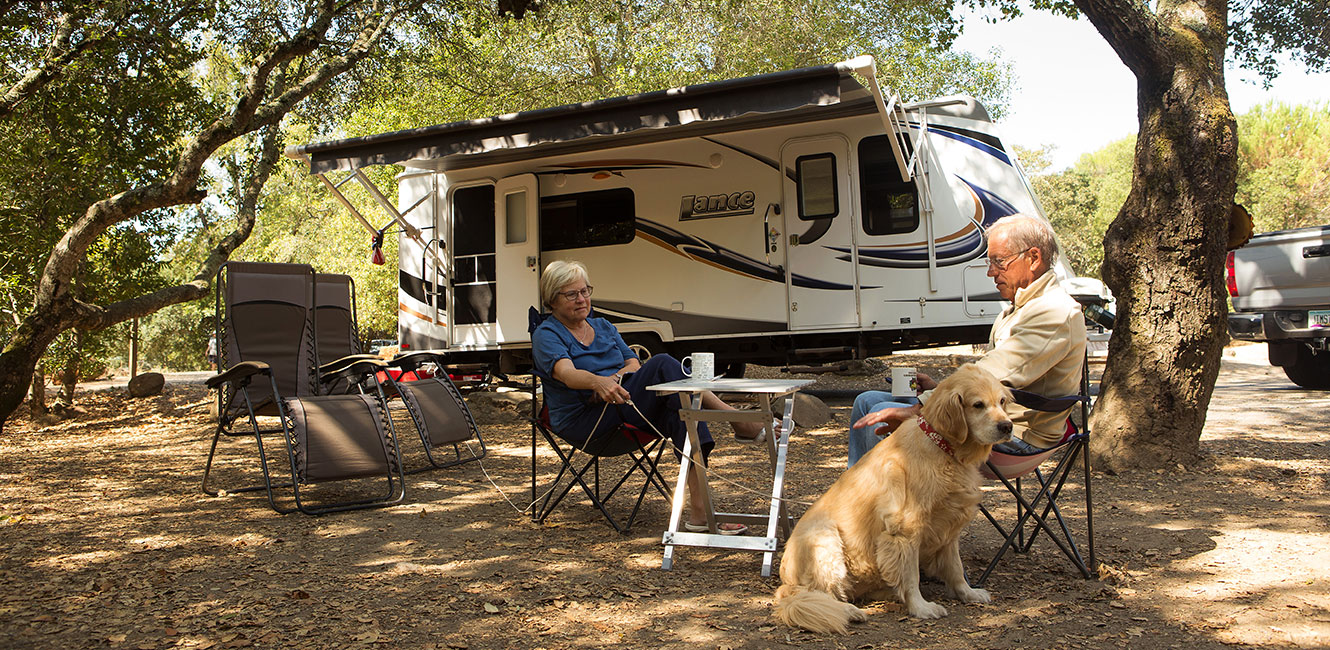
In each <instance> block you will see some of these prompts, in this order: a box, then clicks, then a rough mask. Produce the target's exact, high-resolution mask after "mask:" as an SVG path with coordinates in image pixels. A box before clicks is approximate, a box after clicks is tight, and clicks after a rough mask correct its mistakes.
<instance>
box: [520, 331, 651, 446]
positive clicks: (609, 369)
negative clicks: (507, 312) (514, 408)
mask: <svg viewBox="0 0 1330 650" xmlns="http://www.w3.org/2000/svg"><path fill="white" fill-rule="evenodd" d="M587 323H589V324H590V325H591V329H593V330H595V332H596V338H595V339H593V340H592V341H591V345H582V343H581V341H578V340H577V339H576V338H574V337H573V333H572V332H569V331H568V328H567V327H564V324H563V323H561V322H559V319H557V318H555V317H553V316H550V317H548V318H546V319H545V321H544V322H542V323H541V324H540V326H539V327H537V328H536V331H535V332H533V333H532V334H531V355H532V357H534V360H535V363H536V370H537V371H538V372H539V373H541V374H543V375H544V376H545V403H546V404H548V405H549V407H550V424H553V425H554V428H555V429H563V428H564V427H565V425H566V424H567V423H568V422H569V421H570V420H572V419H573V418H575V417H576V416H577V414H578V413H579V412H581V410H582V409H583V408H585V407H586V405H587V403H588V402H590V401H591V398H592V396H593V395H594V393H593V392H591V391H589V390H574V389H572V388H569V387H567V386H565V385H564V384H563V382H561V381H558V380H557V379H554V364H555V363H558V361H559V359H568V360H569V361H572V362H573V367H574V368H577V369H578V370H585V371H587V372H590V373H592V374H596V375H602V376H608V375H612V374H614V373H616V372H618V371H619V369H621V368H623V367H624V364H626V363H628V360H629V359H634V358H636V357H637V355H636V354H634V353H633V351H632V350H631V349H629V348H628V344H627V343H624V342H623V337H621V336H619V330H617V329H615V327H614V325H611V324H610V322H609V321H607V320H605V319H604V318H588V319H587Z"/></svg>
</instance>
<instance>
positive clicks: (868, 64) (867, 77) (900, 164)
mask: <svg viewBox="0 0 1330 650" xmlns="http://www.w3.org/2000/svg"><path fill="white" fill-rule="evenodd" d="M836 66H837V67H839V68H841V69H848V70H853V71H854V72H856V73H858V74H859V76H861V77H863V78H864V81H867V82H868V91H869V94H871V95H872V96H873V102H874V103H876V104H877V113H878V115H879V116H881V118H882V126H883V127H884V128H885V129H886V133H887V135H890V136H891V137H890V138H887V140H888V141H890V142H891V155H892V156H893V157H894V158H895V159H896V169H899V170H900V173H901V180H902V181H906V182H908V181H910V180H911V179H912V178H913V177H914V173H913V172H914V169H913V167H914V166H913V165H911V164H908V162H907V161H906V160H905V151H904V150H903V149H902V148H901V143H900V139H901V138H902V137H906V136H905V135H904V134H902V133H901V127H900V125H901V124H904V125H905V128H907V129H908V128H909V123H910V116H909V114H908V113H906V112H905V109H904V108H902V107H901V104H900V97H899V96H898V95H892V96H891V101H890V103H888V102H887V101H886V100H885V99H883V94H882V87H881V86H879V85H878V83H877V62H876V61H874V60H873V57H872V56H871V55H868V54H865V55H863V56H857V57H855V58H853V59H850V60H848V61H842V62H841V63H838V64H836Z"/></svg>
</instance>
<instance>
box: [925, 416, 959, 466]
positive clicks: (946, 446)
mask: <svg viewBox="0 0 1330 650" xmlns="http://www.w3.org/2000/svg"><path fill="white" fill-rule="evenodd" d="M919 428H920V429H922V430H923V432H924V435H926V436H928V439H929V440H932V441H933V444H935V445H937V447H938V449H941V450H942V451H945V452H947V455H948V456H951V457H952V458H955V457H956V452H955V451H952V449H951V444H950V443H948V442H947V439H946V438H943V437H942V434H940V433H938V432H937V429H934V428H933V425H931V424H929V423H928V421H927V420H925V419H924V416H922V415H921V416H919Z"/></svg>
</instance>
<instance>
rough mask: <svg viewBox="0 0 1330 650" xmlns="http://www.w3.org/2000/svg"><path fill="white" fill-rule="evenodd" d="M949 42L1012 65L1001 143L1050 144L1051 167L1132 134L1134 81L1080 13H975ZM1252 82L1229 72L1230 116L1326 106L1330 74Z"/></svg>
mask: <svg viewBox="0 0 1330 650" xmlns="http://www.w3.org/2000/svg"><path fill="white" fill-rule="evenodd" d="M954 47H955V48H956V49H961V50H968V51H970V52H974V53H976V54H987V53H988V52H989V51H990V50H991V49H993V48H1000V49H1001V50H1002V52H1003V58H1004V59H1006V60H1007V61H1010V62H1011V63H1012V66H1013V70H1014V72H1015V76H1016V82H1015V90H1014V92H1013V93H1012V102H1011V105H1010V107H1009V110H1008V112H1007V116H1006V117H1005V118H1003V120H1002V121H1001V122H1000V123H999V124H998V127H999V129H1000V130H1001V132H1002V134H1003V137H1004V139H1005V140H1006V141H1008V142H1011V143H1013V144H1017V145H1020V146H1022V147H1027V148H1032V149H1033V148H1037V147H1040V146H1043V145H1054V147H1055V149H1054V150H1053V151H1052V152H1051V156H1050V157H1051V160H1052V163H1053V167H1052V169H1050V170H1049V171H1059V170H1061V169H1064V168H1066V167H1069V166H1070V165H1072V164H1073V163H1075V162H1076V159H1077V158H1079V157H1080V156H1081V154H1084V153H1089V152H1092V151H1096V150H1098V149H1100V148H1102V147H1103V146H1104V145H1106V144H1108V143H1110V142H1113V141H1115V140H1118V139H1120V138H1122V137H1124V136H1127V135H1131V134H1133V133H1135V132H1136V78H1135V77H1134V76H1133V75H1132V74H1131V72H1130V71H1129V70H1127V67H1126V66H1125V65H1123V64H1122V61H1121V60H1120V59H1118V56H1117V54H1116V53H1114V52H1113V49H1112V48H1110V47H1109V46H1108V42H1107V41H1105V40H1104V39H1103V37H1101V36H1100V35H1099V32H1097V31H1095V29H1094V26H1093V25H1091V24H1090V22H1089V21H1087V20H1085V19H1084V18H1081V19H1078V20H1070V19H1067V18H1062V17H1058V16H1053V15H1051V14H1049V13H1047V12H1041V11H1027V12H1026V13H1025V15H1023V16H1021V17H1020V18H1017V19H1016V20H1013V21H1006V22H999V23H997V24H989V23H986V22H985V21H984V20H983V19H982V17H981V16H980V15H979V14H972V15H970V16H969V17H967V18H966V19H965V31H964V33H963V34H962V36H961V37H960V38H959V39H957V41H956V44H955V46H954ZM1256 79H1257V77H1256V75H1255V74H1253V73H1250V72H1246V71H1242V70H1234V69H1229V70H1228V72H1227V74H1226V80H1227V85H1228V92H1229V101H1230V102H1231V104H1232V106H1233V112H1234V114H1238V115H1240V114H1242V113H1245V112H1247V111H1249V110H1250V109H1251V108H1252V107H1254V106H1258V105H1260V104H1263V103H1265V102H1267V101H1270V100H1272V99H1278V100H1280V101H1283V102H1285V103H1288V104H1303V103H1310V102H1313V101H1319V102H1324V103H1330V73H1321V74H1309V73H1307V71H1306V69H1305V68H1304V67H1302V66H1301V65H1300V64H1296V63H1290V64H1288V65H1286V66H1284V69H1283V71H1282V74H1280V76H1279V77H1278V78H1277V79H1276V80H1275V82H1274V85H1273V86H1272V87H1271V88H1270V90H1268V91H1267V90H1265V89H1263V88H1262V87H1261V85H1260V84H1259V83H1252V81H1253V80H1256Z"/></svg>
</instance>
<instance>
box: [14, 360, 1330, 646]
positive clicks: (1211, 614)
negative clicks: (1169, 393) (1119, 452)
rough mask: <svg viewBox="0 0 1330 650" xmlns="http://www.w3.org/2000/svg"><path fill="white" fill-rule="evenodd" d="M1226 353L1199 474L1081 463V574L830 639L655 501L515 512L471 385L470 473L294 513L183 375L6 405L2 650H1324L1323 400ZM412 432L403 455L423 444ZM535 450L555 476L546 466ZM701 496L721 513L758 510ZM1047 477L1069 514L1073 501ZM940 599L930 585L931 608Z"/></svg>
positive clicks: (836, 402)
mask: <svg viewBox="0 0 1330 650" xmlns="http://www.w3.org/2000/svg"><path fill="white" fill-rule="evenodd" d="M1261 347H1263V346H1261ZM1258 352H1259V350H1258ZM1230 355H1233V356H1231V357H1229V358H1228V359H1226V360H1225V362H1224V366H1223V371H1222V373H1221V375H1220V377H1219V382H1218V386H1217V389H1216V391H1215V396H1214V400H1213V403H1212V405H1211V408H1210V416H1209V422H1208V424H1207V426H1206V430H1205V434H1204V437H1203V439H1202V448H1203V450H1204V453H1205V460H1204V461H1203V463H1202V464H1200V465H1199V466H1197V467H1185V468H1184V467H1178V468H1175V469H1172V470H1169V471H1161V472H1131V473H1124V474H1120V475H1106V474H1103V473H1099V472H1096V473H1094V475H1093V490H1094V492H1093V494H1094V498H1095V513H1094V515H1095V517H1094V523H1095V528H1096V533H1097V535H1096V538H1097V539H1096V552H1097V555H1098V559H1099V561H1100V562H1101V563H1102V568H1101V570H1100V576H1101V579H1099V580H1084V579H1082V578H1080V577H1079V575H1078V574H1077V573H1075V571H1074V569H1073V568H1072V566H1071V565H1070V564H1069V563H1068V562H1067V561H1066V560H1065V558H1063V557H1062V556H1061V554H1060V553H1058V552H1057V550H1056V548H1054V547H1053V546H1052V545H1050V544H1049V543H1048V540H1047V539H1043V540H1040V542H1038V543H1036V545H1035V548H1034V550H1033V551H1032V552H1031V553H1030V554H1027V555H1008V556H1007V557H1006V558H1004V559H1003V561H1002V562H1001V563H1000V564H999V566H998V568H997V570H996V571H995V573H994V575H993V576H992V577H991V578H990V579H989V581H988V584H987V585H986V586H987V588H988V589H989V590H990V591H991V592H992V594H993V596H994V600H993V602H992V603H989V604H985V605H973V604H962V603H956V602H949V601H941V602H942V604H944V605H945V606H946V607H947V608H948V610H949V611H950V615H949V616H947V617H945V618H943V619H939V620H933V621H917V620H913V619H910V618H908V617H907V616H906V615H905V614H904V612H903V610H902V608H901V607H900V606H899V605H898V604H896V603H893V602H877V603H869V604H868V605H867V609H868V611H869V612H870V619H869V621H868V622H866V623H863V624H858V625H855V626H853V628H852V630H851V633H850V634H848V635H846V636H824V635H817V634H812V633H807V632H802V631H797V630H792V629H789V628H786V627H785V626H783V625H781V624H780V623H778V622H776V621H775V620H774V619H773V618H772V615H771V594H772V591H773V590H774V589H775V587H776V584H777V583H776V579H775V578H762V577H761V576H760V575H759V568H760V562H761V560H760V558H761V556H760V555H758V554H754V553H745V552H732V551H710V550H705V549H698V548H686V547H681V548H679V549H678V550H677V552H676V565H675V568H674V570H672V571H668V572H667V571H662V570H661V568H660V561H661V545H660V534H661V531H662V530H663V528H664V525H665V521H666V517H667V513H668V506H667V504H666V503H665V502H664V500H663V499H660V498H659V497H657V498H654V499H649V500H648V503H647V505H646V506H645V509H644V511H643V513H642V515H641V516H640V519H639V523H638V524H637V525H636V526H635V527H634V528H633V530H632V532H631V533H630V534H628V535H624V536H620V535H617V534H615V533H614V532H613V531H612V530H611V529H610V528H609V527H608V526H607V525H606V524H605V522H604V520H603V519H602V518H601V517H600V515H599V513H598V512H596V511H595V510H593V509H592V508H590V507H589V506H588V505H587V504H586V503H585V502H581V501H575V502H569V503H565V504H564V505H563V506H562V507H561V508H560V509H559V510H558V511H556V512H555V514H553V515H552V516H551V518H550V519H549V520H548V521H547V522H546V523H545V524H543V525H540V524H536V523H533V522H532V521H531V519H530V517H529V516H527V515H525V514H523V513H521V512H519V510H520V509H521V508H522V507H523V506H524V505H525V504H526V503H528V502H529V501H530V500H531V496H530V495H531V489H530V484H529V481H530V472H531V439H530V432H529V429H528V428H527V427H526V426H525V425H524V424H523V423H522V421H521V420H520V419H519V417H518V413H517V407H516V406H514V407H512V408H506V407H505V403H504V402H502V401H500V402H498V403H496V402H495V401H493V400H486V401H485V402H484V403H483V404H481V403H480V402H479V398H476V400H475V402H476V404H477V408H476V411H477V414H478V416H479V419H481V420H482V435H483V436H484V439H485V443H486V445H487V447H488V454H487V455H486V457H485V458H484V460H483V466H482V465H481V464H477V463H470V464H467V465H464V466H461V467H456V468H451V469H445V470H437V471H432V472H428V473H424V474H416V475H413V476H412V477H410V479H409V488H408V494H407V502H406V503H405V504H404V505H400V506H395V507H392V508H387V509H382V510H371V511H359V512H351V513H341V514H333V515H328V516H324V517H307V516H303V515H299V514H294V515H285V516H282V515H277V514H275V513H273V512H272V511H271V510H270V509H269V508H268V505H267V502H266V500H265V499H264V498H263V497H261V496H254V495H238V496H225V497H209V496H205V495H204V494H202V493H201V492H200V490H199V476H200V474H201V470H202V467H203V461H204V458H205V457H206V454H207V449H208V447H207V443H208V440H209V437H210V424H209V419H208V416H207V408H206V403H207V400H206V395H205V393H204V392H203V389H202V387H199V386H187V385H174V386H168V391H167V393H166V394H164V395H163V396H161V397H157V398H145V399H140V400H131V399H129V398H127V397H125V396H124V394H123V391H120V390H111V391H104V392H99V393H92V394H85V395H83V396H82V397H81V400H80V405H81V407H82V408H83V409H84V410H85V411H86V412H85V413H84V414H83V415H81V416H80V417H78V418H77V419H74V420H70V421H66V422H63V423H60V424H57V425H54V426H50V427H47V428H44V429H39V428H37V427H36V426H34V424H33V423H31V422H29V421H27V420H25V419H22V418H20V419H17V420H13V421H11V422H9V423H7V425H6V427H5V436H4V438H3V439H0V536H2V538H3V540H4V546H5V552H4V555H3V557H2V558H0V647H3V648H107V647H109V648H200V649H202V648H239V647H255V648H344V647H389V648H475V649H480V648H507V647H520V648H551V649H554V648H558V649H571V648H593V647H606V646H612V645H613V646H622V647H665V648H688V649H690V650H696V649H701V648H767V647H783V646H800V647H808V648H847V649H848V648H854V649H868V648H967V649H968V648H1023V647H1030V648H1120V647H1150V648H1154V647H1169V648H1183V647H1185V648H1189V649H1197V648H1219V647H1271V648H1283V647H1327V646H1330V521H1328V520H1327V512H1328V511H1330V508H1327V489H1326V488H1327V476H1328V474H1327V468H1328V466H1330V394H1327V393H1323V392H1319V393H1318V392H1311V391H1304V390H1301V389H1299V388H1297V387H1296V386H1294V385H1293V384H1291V383H1289V382H1288V381H1287V379H1285V377H1284V376H1283V374H1282V372H1280V371H1279V370H1278V369H1276V368H1271V367H1269V366H1268V365H1266V364H1265V363H1264V358H1263V354H1252V350H1251V349H1246V350H1244V349H1240V348H1239V349H1234V350H1232V351H1230ZM951 360H952V359H950V358H946V357H931V358H925V357H920V358H919V359H917V360H916V361H917V365H919V366H921V367H931V366H930V364H933V365H944V364H945V363H947V362H949V361H951ZM893 361H895V362H899V361H900V359H896V360H893ZM881 378H882V375H881V373H878V374H875V375H873V376H869V377H859V378H856V379H854V380H845V379H844V378H841V379H840V381H842V382H846V381H849V382H850V383H853V384H855V385H858V386H877V385H879V384H880V382H881ZM827 381H828V382H831V381H832V380H831V379H829V378H828V379H827ZM827 402H828V403H829V404H830V405H831V407H832V413H833V421H832V422H830V423H828V424H826V425H824V426H820V427H817V428H798V429H796V431H795V434H794V436H793V439H792V442H791V446H790V464H789V470H788V473H787V475H786V480H787V496H788V497H789V498H791V499H794V500H796V501H803V502H808V501H811V500H813V499H815V498H816V497H817V496H818V495H819V494H820V493H821V491H822V490H824V489H825V488H826V486H828V485H829V484H830V483H831V482H832V481H833V480H834V479H835V478H836V476H837V475H838V473H839V472H840V471H841V469H842V468H843V466H844V463H845V433H844V431H845V426H846V420H847V418H848V410H849V401H848V399H828V400H827ZM716 433H717V438H718V440H719V441H720V442H719V445H718V448H717V451H716V453H715V454H714V456H713V467H714V471H715V472H717V473H719V474H721V475H723V476H725V477H726V478H727V479H729V480H733V481H735V482H737V483H740V484H750V485H751V486H752V488H753V489H758V490H760V489H761V488H762V480H763V474H764V471H765V470H764V468H765V463H766V461H765V458H764V456H763V455H762V454H761V453H759V451H758V450H757V449H756V448H754V447H751V446H745V445H740V444H737V443H734V442H733V441H732V440H731V439H730V438H729V432H728V431H725V430H720V428H718V430H717V432H716ZM412 436H414V433H413V432H411V431H409V430H408V431H406V432H404V435H403V442H402V445H403V447H404V448H407V449H413V448H414V447H413V446H412V444H411V443H416V444H415V446H416V447H418V446H419V445H418V442H416V441H415V440H414V439H413V437H412ZM219 453H220V461H219V462H220V467H219V470H218V472H219V474H218V478H219V479H220V480H221V481H223V482H230V483H232V484H238V483H239V482H242V481H253V480H255V478H256V477H257V456H256V454H255V449H254V444H253V442H252V441H251V440H242V439H232V440H223V442H222V448H221V451H220V452H219ZM538 460H539V462H540V473H541V475H542V477H543V478H546V479H548V478H550V477H551V476H552V472H553V470H554V468H555V465H554V457H553V454H552V453H551V452H549V451H547V450H544V449H542V450H541V451H540V453H539V454H538ZM408 462H410V463H419V457H418V455H408ZM669 475H670V476H671V477H673V474H669ZM491 481H492V482H491ZM500 490H502V492H503V493H504V494H506V498H505V496H504V495H501V494H500ZM717 490H718V492H719V498H720V505H721V508H722V509H723V510H729V511H739V510H745V509H749V508H753V509H759V510H763V509H764V506H761V505H760V504H759V503H758V500H757V499H756V498H755V497H752V496H747V493H745V492H743V491H742V490H739V489H738V488H731V487H727V486H726V485H724V484H722V485H720V486H719V487H718V488H717ZM1068 490H1069V491H1068V493H1066V494H1065V495H1064V499H1063V500H1064V502H1065V503H1067V504H1069V505H1068V507H1067V514H1068V516H1069V517H1070V519H1071V520H1072V522H1073V523H1074V524H1076V525H1079V524H1080V523H1081V522H1082V521H1083V515H1084V512H1083V510H1084V509H1083V507H1078V506H1077V505H1076V504H1077V503H1078V502H1079V500H1080V497H1081V495H1082V493H1081V492H1080V488H1078V487H1076V488H1068ZM985 499H986V503H990V504H996V503H998V502H999V501H1000V495H999V493H998V492H996V491H991V492H988V493H986V495H985ZM510 501H511V503H510ZM512 504H517V505H516V506H514V505H512ZM791 508H792V512H793V513H794V514H796V515H797V514H799V513H800V512H802V511H803V510H804V509H805V508H806V506H804V505H800V504H799V503H792V504H791ZM999 543H1000V540H999V538H998V536H997V535H996V533H995V532H994V530H993V528H992V527H991V526H990V525H989V524H988V523H987V522H986V521H984V520H983V519H982V518H981V519H977V520H976V521H975V522H973V523H972V524H971V525H970V527H969V528H968V529H967V533H966V535H965V537H964V538H963V540H962V545H961V548H962V556H963V557H964V559H965V560H966V564H967V568H968V570H969V573H970V575H971V576H975V575H977V574H978V572H979V571H981V570H982V566H983V564H985V563H986V561H987V559H988V558H989V557H990V556H991V555H992V553H993V552H994V551H995V550H996V549H997V547H998V545H999ZM940 591H941V589H940V585H937V584H926V585H925V595H926V596H928V597H940Z"/></svg>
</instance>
